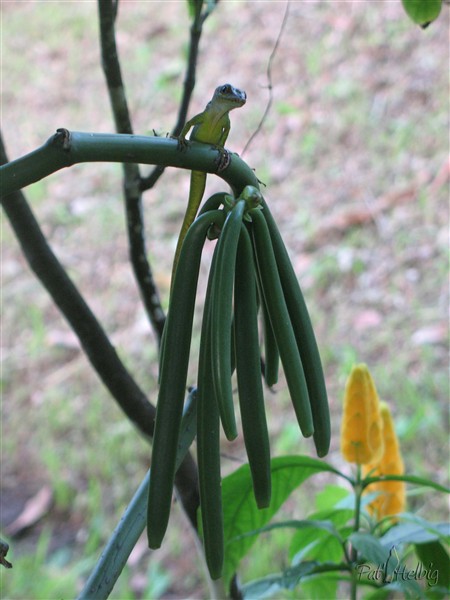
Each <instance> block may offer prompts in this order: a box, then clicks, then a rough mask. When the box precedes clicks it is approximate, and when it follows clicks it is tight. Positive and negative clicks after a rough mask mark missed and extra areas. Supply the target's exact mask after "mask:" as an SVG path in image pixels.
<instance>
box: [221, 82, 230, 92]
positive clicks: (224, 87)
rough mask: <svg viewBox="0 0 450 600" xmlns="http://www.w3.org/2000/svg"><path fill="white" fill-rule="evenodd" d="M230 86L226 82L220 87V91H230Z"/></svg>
mask: <svg viewBox="0 0 450 600" xmlns="http://www.w3.org/2000/svg"><path fill="white" fill-rule="evenodd" d="M230 87H231V86H230V85H228V84H226V85H223V86H222V87H221V89H220V91H221V92H222V94H227V93H228V92H229V91H230Z"/></svg>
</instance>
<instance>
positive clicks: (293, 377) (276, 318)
mask: <svg viewBox="0 0 450 600" xmlns="http://www.w3.org/2000/svg"><path fill="white" fill-rule="evenodd" d="M262 212H263V211H259V210H255V211H251V217H252V225H253V227H252V229H253V244H254V248H255V254H256V260H257V267H258V273H259V278H260V282H261V287H262V290H263V294H264V299H265V302H266V305H267V310H268V312H269V316H270V322H271V324H272V328H273V331H274V334H275V338H276V340H277V345H278V350H279V352H280V358H281V362H282V364H283V368H284V373H285V375H286V381H287V384H288V388H289V392H290V395H291V399H292V403H293V405H294V409H295V414H296V415H297V421H298V423H299V425H300V429H301V431H302V434H303V435H304V436H305V437H309V436H310V435H312V434H313V433H314V426H313V419H312V413H311V405H310V401H309V396H308V388H307V385H306V380H305V374H304V372H303V366H302V361H301V359H300V354H299V350H298V347H297V342H296V339H295V336H294V332H293V330H292V325H291V319H290V317H289V313H288V309H287V307H286V302H285V299H284V294H283V288H282V287H281V282H280V276H279V274H278V267H277V263H276V260H275V256H274V252H273V248H272V242H271V239H270V235H269V230H268V228H267V223H266V220H265V218H264V217H263V215H262Z"/></svg>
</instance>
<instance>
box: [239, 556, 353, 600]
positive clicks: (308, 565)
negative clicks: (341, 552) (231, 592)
mask: <svg viewBox="0 0 450 600" xmlns="http://www.w3.org/2000/svg"><path fill="white" fill-rule="evenodd" d="M342 568H343V565H340V564H334V563H322V564H321V563H318V562H316V561H307V562H303V563H301V564H299V565H296V566H295V567H291V568H289V569H286V570H285V571H283V572H282V573H275V574H273V575H268V576H267V577H263V578H262V579H257V580H255V581H251V582H249V583H246V584H244V585H243V586H242V588H241V589H242V592H243V595H244V598H248V599H250V598H251V600H257V599H259V598H266V597H268V596H272V597H274V595H275V594H276V593H277V592H278V591H279V590H283V589H284V590H293V589H294V588H295V587H296V586H297V585H298V584H299V583H300V581H301V579H302V578H303V577H308V580H309V577H310V576H312V575H314V574H315V573H330V572H333V571H340V570H342ZM275 597H276V596H275ZM319 597H320V596H317V595H315V596H312V598H319ZM328 597H329V596H328Z"/></svg>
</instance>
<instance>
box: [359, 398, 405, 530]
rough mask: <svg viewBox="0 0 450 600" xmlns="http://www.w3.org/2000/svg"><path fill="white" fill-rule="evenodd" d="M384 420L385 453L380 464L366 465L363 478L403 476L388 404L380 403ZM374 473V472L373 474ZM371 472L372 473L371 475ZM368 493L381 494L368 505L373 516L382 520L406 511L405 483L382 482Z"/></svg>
mask: <svg viewBox="0 0 450 600" xmlns="http://www.w3.org/2000/svg"><path fill="white" fill-rule="evenodd" d="M380 411H381V418H382V420H383V439H384V453H383V456H382V458H381V460H380V461H379V462H378V463H372V464H368V465H365V466H364V468H363V477H365V476H367V475H369V474H370V476H371V477H379V476H381V475H403V473H404V466H403V459H402V455H401V452H400V445H399V443H398V439H397V435H396V433H395V429H394V423H393V420H392V416H391V413H390V410H389V407H388V405H387V404H386V402H380ZM371 471H372V472H371ZM370 472H371V473H370ZM366 489H367V491H368V492H380V495H379V496H377V497H376V498H375V500H373V502H371V503H370V504H369V505H368V507H367V508H368V510H369V512H370V513H371V514H373V515H374V516H376V517H377V519H381V518H383V517H387V516H392V515H396V514H398V513H401V512H403V511H404V510H405V506H406V494H405V482H404V481H380V482H378V483H373V484H372V485H369V486H368V488H366Z"/></svg>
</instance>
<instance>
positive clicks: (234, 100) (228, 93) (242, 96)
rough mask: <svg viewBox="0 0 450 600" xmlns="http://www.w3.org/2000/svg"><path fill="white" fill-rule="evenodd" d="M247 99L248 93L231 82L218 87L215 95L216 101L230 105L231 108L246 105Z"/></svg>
mask: <svg viewBox="0 0 450 600" xmlns="http://www.w3.org/2000/svg"><path fill="white" fill-rule="evenodd" d="M246 100H247V94H246V93H245V92H243V91H242V90H238V89H237V88H235V87H233V86H232V85H230V84H229V83H224V84H223V85H219V87H218V88H216V90H215V92H214V96H213V101H214V102H221V103H225V104H227V106H229V107H230V108H229V110H231V109H232V108H238V107H239V106H244V104H245V102H246Z"/></svg>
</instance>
